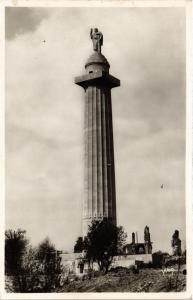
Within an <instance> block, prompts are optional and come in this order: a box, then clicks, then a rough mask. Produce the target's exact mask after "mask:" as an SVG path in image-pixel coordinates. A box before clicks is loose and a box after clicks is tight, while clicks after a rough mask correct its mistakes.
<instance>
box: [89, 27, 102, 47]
mask: <svg viewBox="0 0 193 300" xmlns="http://www.w3.org/2000/svg"><path fill="white" fill-rule="evenodd" d="M90 38H91V40H92V42H93V50H94V51H97V52H98V53H101V46H102V45H103V34H102V33H101V32H100V31H98V28H94V29H93V28H91V30H90Z"/></svg>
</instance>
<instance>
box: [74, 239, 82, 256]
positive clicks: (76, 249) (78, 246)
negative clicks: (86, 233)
mask: <svg viewBox="0 0 193 300" xmlns="http://www.w3.org/2000/svg"><path fill="white" fill-rule="evenodd" d="M83 249H84V242H83V238H82V237H81V236H79V237H78V239H77V241H76V244H75V246H74V253H80V252H82V251H83Z"/></svg>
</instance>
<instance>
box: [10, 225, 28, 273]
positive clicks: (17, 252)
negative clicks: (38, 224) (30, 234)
mask: <svg viewBox="0 0 193 300" xmlns="http://www.w3.org/2000/svg"><path fill="white" fill-rule="evenodd" d="M25 234H26V231H25V230H21V229H18V230H11V229H9V230H6V231H5V273H6V274H7V275H18V274H20V273H21V272H22V269H23V258H24V255H25V253H26V251H27V245H28V240H27V239H26V236H25Z"/></svg>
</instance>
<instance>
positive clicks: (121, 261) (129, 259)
mask: <svg viewBox="0 0 193 300" xmlns="http://www.w3.org/2000/svg"><path fill="white" fill-rule="evenodd" d="M136 261H141V262H144V263H150V262H152V255H151V254H135V255H119V256H115V257H114V258H113V262H112V267H113V268H114V267H125V268H128V267H130V266H132V265H135V263H136Z"/></svg>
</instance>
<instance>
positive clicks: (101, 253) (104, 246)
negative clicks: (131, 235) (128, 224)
mask: <svg viewBox="0 0 193 300" xmlns="http://www.w3.org/2000/svg"><path fill="white" fill-rule="evenodd" d="M125 239H126V234H125V233H124V230H123V227H117V226H115V225H113V224H112V222H110V221H109V220H107V219H103V220H102V221H98V220H94V221H92V224H91V226H89V230H88V234H87V236H86V237H85V240H84V248H85V258H86V259H87V261H88V263H89V266H91V265H92V263H93V262H97V263H98V265H99V268H100V270H101V271H104V272H105V273H107V272H108V270H109V267H110V265H111V263H112V260H113V256H115V255H117V254H119V253H120V251H121V249H122V247H123V245H124V243H125Z"/></svg>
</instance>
